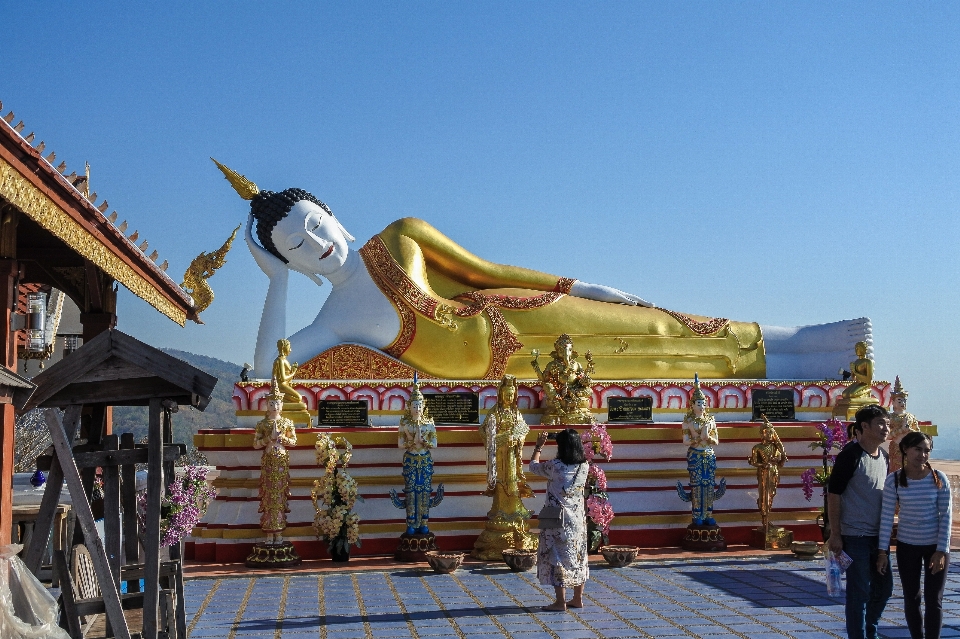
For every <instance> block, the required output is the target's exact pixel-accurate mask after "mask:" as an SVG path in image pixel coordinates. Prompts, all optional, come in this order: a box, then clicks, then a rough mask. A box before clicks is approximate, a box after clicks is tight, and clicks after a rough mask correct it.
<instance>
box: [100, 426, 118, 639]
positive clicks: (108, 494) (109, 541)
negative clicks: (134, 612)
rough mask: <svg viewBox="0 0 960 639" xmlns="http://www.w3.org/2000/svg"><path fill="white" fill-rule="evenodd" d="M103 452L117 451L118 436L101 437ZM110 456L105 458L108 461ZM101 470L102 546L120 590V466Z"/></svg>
mask: <svg viewBox="0 0 960 639" xmlns="http://www.w3.org/2000/svg"><path fill="white" fill-rule="evenodd" d="M103 450H104V452H109V451H119V450H120V438H119V437H117V436H116V435H107V436H106V437H104V438H103ZM109 460H110V458H109V457H108V458H107V461H109ZM102 472H103V537H104V548H105V550H106V553H107V563H108V564H109V565H110V573H111V574H112V576H113V586H114V588H116V589H117V592H120V565H121V561H122V556H121V554H120V551H121V547H120V467H119V466H114V465H106V466H103V467H102ZM109 621H110V620H109V619H108V620H107V636H108V637H112V636H113V632H112V627H111V625H110V623H109Z"/></svg>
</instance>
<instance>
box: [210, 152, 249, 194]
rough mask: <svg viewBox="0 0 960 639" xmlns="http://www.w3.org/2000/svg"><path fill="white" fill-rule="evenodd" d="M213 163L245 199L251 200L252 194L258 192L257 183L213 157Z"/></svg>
mask: <svg viewBox="0 0 960 639" xmlns="http://www.w3.org/2000/svg"><path fill="white" fill-rule="evenodd" d="M210 159H211V160H213V163H214V164H216V165H217V168H218V169H220V170H221V171H223V175H224V176H225V177H226V178H227V181H228V182H230V184H231V186H233V188H234V190H235V191H236V192H237V193H238V194H239V195H240V197H242V198H243V199H245V200H252V199H253V198H254V196H255V195H256V194H257V193H259V192H260V189H258V188H257V185H256V184H254V183H253V182H251V181H250V180H248V179H247V178H246V176H244V175H240V174H239V173H237V172H236V171H234V170H233V169H231V168H229V167H226V166H224V165H222V164H220V163H219V162H217V161H216V160H215V159H214V158H210Z"/></svg>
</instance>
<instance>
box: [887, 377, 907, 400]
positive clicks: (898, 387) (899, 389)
mask: <svg viewBox="0 0 960 639" xmlns="http://www.w3.org/2000/svg"><path fill="white" fill-rule="evenodd" d="M909 394H910V393H908V392H907V391H906V390H904V388H903V384H901V383H900V376H899V375H897V379H896V381H895V382H894V383H893V391H892V392H891V393H890V399H894V398H896V397H906V396H907V395H909Z"/></svg>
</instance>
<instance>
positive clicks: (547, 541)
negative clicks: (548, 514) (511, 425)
mask: <svg viewBox="0 0 960 639" xmlns="http://www.w3.org/2000/svg"><path fill="white" fill-rule="evenodd" d="M546 441H547V433H546V432H542V433H540V436H539V437H537V443H536V446H535V447H534V449H533V457H532V458H531V459H530V472H531V473H533V474H534V475H540V476H542V477H546V478H547V501H546V505H547V506H559V507H560V508H562V509H563V517H562V520H563V523H562V525H561V526H560V527H559V528H548V529H542V528H541V530H540V547H539V549H538V551H537V578H538V579H539V580H540V583H541V584H543V585H544V586H553V588H554V590H556V593H557V599H556V601H554V602H553V603H552V604H550V605H549V606H544V610H556V611H563V610H566V609H567V607H570V608H582V607H583V586H584V584H586V582H587V578H589V577H590V568H589V566H588V564H587V559H588V557H587V516H586V512H585V511H584V504H583V499H584V497H583V489H584V485H585V484H586V482H587V473H588V472H589V470H590V464H589V463H587V457H586V455H585V454H584V452H583V443H582V442H581V441H580V434H579V433H578V432H577V431H575V430H574V429H572V428H568V429H567V430H562V431H560V432H559V433H557V458H556V459H552V460H550V461H548V462H544V463H542V464H541V463H540V451H541V449H542V448H543V445H544V444H545V443H546ZM567 588H573V599H571V600H570V601H567V600H566V589H567Z"/></svg>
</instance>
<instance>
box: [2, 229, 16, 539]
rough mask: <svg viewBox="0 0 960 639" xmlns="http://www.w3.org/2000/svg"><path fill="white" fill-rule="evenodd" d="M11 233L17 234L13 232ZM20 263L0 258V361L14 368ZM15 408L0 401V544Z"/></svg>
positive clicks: (8, 514)
mask: <svg viewBox="0 0 960 639" xmlns="http://www.w3.org/2000/svg"><path fill="white" fill-rule="evenodd" d="M14 237H16V236H15V235H14ZM19 274H20V265H19V264H18V263H17V261H16V260H0V332H2V333H3V336H4V340H5V341H4V347H5V348H4V353H3V357H2V361H0V364H3V365H4V366H6V367H7V368H8V369H10V370H12V371H16V370H17V334H16V333H14V332H12V331H11V330H10V322H11V315H12V314H13V312H14V310H16V308H17V286H16V284H17V279H18V276H19ZM15 420H16V412H15V411H14V408H13V405H12V404H3V405H0V545H4V544H9V543H10V541H11V539H10V533H11V532H12V529H13V450H14V435H13V429H14V421H15Z"/></svg>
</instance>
